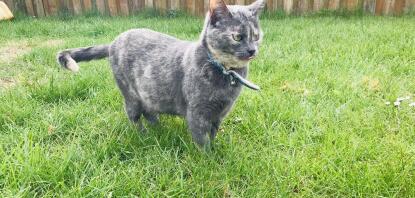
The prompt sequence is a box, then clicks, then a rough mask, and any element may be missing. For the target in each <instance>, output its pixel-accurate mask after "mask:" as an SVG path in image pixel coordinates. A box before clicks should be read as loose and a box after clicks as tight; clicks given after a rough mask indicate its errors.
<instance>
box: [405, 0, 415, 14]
mask: <svg viewBox="0 0 415 198" xmlns="http://www.w3.org/2000/svg"><path fill="white" fill-rule="evenodd" d="M414 9H415V0H406V2H405V9H404V11H405V12H406V13H408V12H411V11H413V10H414Z"/></svg>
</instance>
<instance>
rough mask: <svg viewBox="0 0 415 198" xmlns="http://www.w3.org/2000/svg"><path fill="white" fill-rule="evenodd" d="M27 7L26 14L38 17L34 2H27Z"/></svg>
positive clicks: (27, 0) (28, 0)
mask: <svg viewBox="0 0 415 198" xmlns="http://www.w3.org/2000/svg"><path fill="white" fill-rule="evenodd" d="M25 5H26V13H27V14H28V15H29V16H36V15H35V10H34V9H33V2H32V0H25Z"/></svg>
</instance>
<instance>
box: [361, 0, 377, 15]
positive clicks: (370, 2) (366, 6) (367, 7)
mask: <svg viewBox="0 0 415 198" xmlns="http://www.w3.org/2000/svg"><path fill="white" fill-rule="evenodd" d="M375 8H376V0H364V2H363V10H364V11H365V12H369V13H371V14H375V10H376V9H375Z"/></svg>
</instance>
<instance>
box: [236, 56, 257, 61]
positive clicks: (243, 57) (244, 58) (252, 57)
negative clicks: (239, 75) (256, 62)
mask: <svg viewBox="0 0 415 198" xmlns="http://www.w3.org/2000/svg"><path fill="white" fill-rule="evenodd" d="M238 58H239V59H240V60H243V61H250V60H252V59H254V58H255V55H253V56H242V57H238Z"/></svg>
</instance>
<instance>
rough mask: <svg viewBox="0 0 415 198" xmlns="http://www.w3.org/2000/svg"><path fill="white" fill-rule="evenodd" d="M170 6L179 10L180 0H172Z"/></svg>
mask: <svg viewBox="0 0 415 198" xmlns="http://www.w3.org/2000/svg"><path fill="white" fill-rule="evenodd" d="M170 8H171V9H172V10H179V8H180V0H171V3H170Z"/></svg>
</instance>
